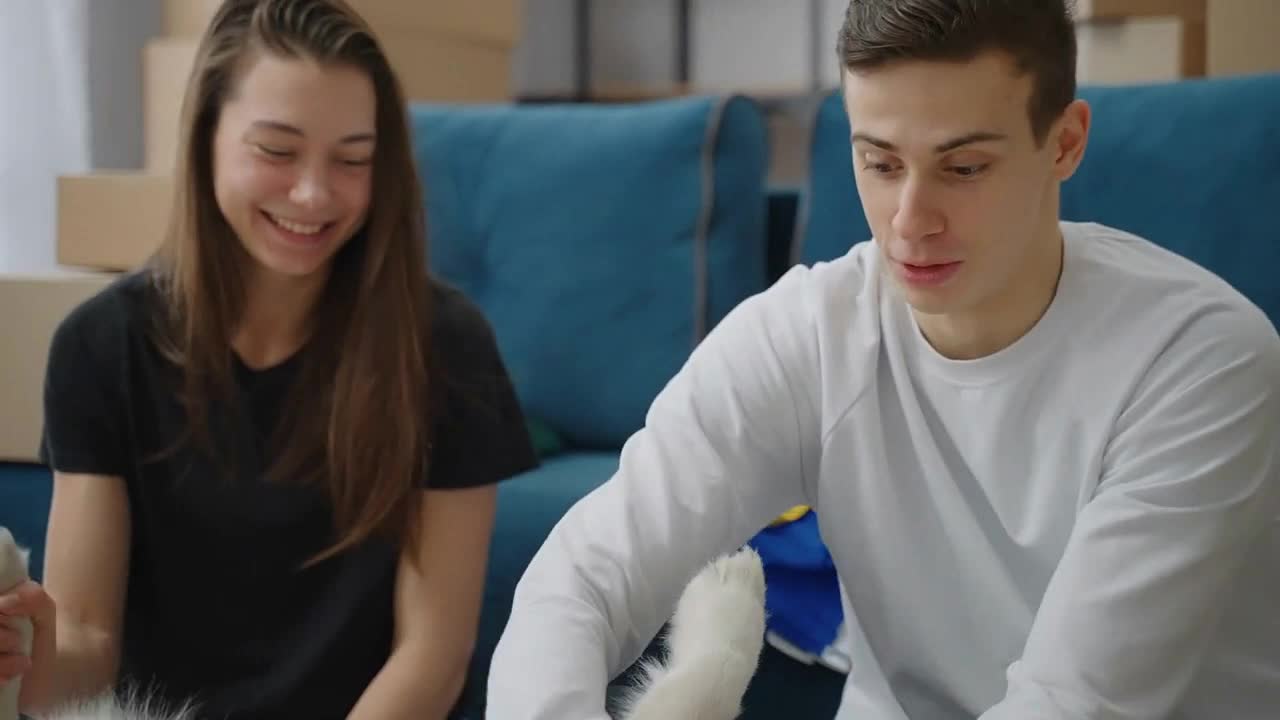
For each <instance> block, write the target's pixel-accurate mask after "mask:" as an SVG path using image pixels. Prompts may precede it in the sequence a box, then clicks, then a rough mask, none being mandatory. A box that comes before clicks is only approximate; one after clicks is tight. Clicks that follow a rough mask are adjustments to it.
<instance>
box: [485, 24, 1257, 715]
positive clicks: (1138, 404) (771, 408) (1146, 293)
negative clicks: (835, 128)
mask: <svg viewBox="0 0 1280 720" xmlns="http://www.w3.org/2000/svg"><path fill="white" fill-rule="evenodd" d="M839 54H840V57H841V62H842V64H843V68H844V72H843V91H844V98H845V105H846V110H847V114H848V116H849V118H850V125H851V130H852V133H853V134H852V137H853V158H852V160H853V172H854V173H855V176H856V182H857V187H858V191H859V194H860V196H861V199H862V203H863V208H864V210H865V212H866V216H867V218H868V220H869V223H870V226H871V228H872V231H873V234H874V241H872V242H868V243H862V244H860V245H858V246H856V247H855V248H854V249H853V250H852V251H851V252H849V253H848V254H847V255H846V256H844V257H842V258H840V259H838V260H836V261H834V262H831V263H825V264H820V265H818V266H816V267H813V268H796V269H793V270H792V271H791V272H790V273H789V274H787V275H786V276H785V277H784V278H783V279H782V280H780V281H779V282H778V283H777V284H776V285H775V286H774V287H773V288H771V289H770V290H768V291H767V292H765V293H763V294H761V295H760V296H757V297H755V298H753V299H751V300H749V301H748V302H746V303H744V304H743V305H742V306H741V307H739V308H738V309H737V310H736V311H735V312H734V313H733V314H732V315H731V316H730V317H729V318H727V319H726V320H725V321H724V322H723V323H722V324H721V325H720V326H719V327H717V328H716V330H715V331H714V332H713V333H712V334H711V335H710V337H708V338H707V339H706V340H705V341H704V343H703V344H702V345H701V346H700V347H699V348H698V349H697V350H696V351H695V352H694V354H693V356H692V357H691V358H690V359H689V361H688V363H687V365H686V366H685V367H684V368H683V369H682V370H681V372H680V373H679V375H678V376H677V377H676V378H675V379H674V381H673V382H672V383H671V384H670V385H669V386H668V387H667V388H665V390H664V391H663V392H662V393H661V394H660V396H659V397H658V398H657V399H656V400H655V402H654V404H653V407H652V411H651V414H650V416H649V418H648V422H647V424H646V427H645V428H644V429H643V430H642V431H640V432H639V433H637V434H636V435H635V436H634V437H633V438H632V439H631V440H630V442H629V443H628V444H627V446H626V447H625V449H624V451H623V454H622V459H621V466H620V468H619V470H618V473H617V475H616V476H615V477H614V478H612V479H611V480H610V482H608V483H607V484H606V485H604V486H603V487H601V488H600V489H599V490H598V491H596V492H595V493H593V494H592V495H590V496H589V497H587V498H586V499H584V500H583V501H582V502H580V503H579V504H578V505H577V506H576V507H574V508H573V509H572V510H571V511H570V512H569V513H568V515H567V516H566V517H565V518H564V519H563V521H562V522H561V523H560V524H559V525H558V527H556V529H555V531H554V532H553V534H552V535H551V537H550V538H549V539H548V540H547V542H546V544H545V545H544V546H543V547H542V548H541V550H540V551H539V553H538V554H537V556H536V557H535V559H534V561H533V563H532V564H531V566H530V568H529V569H528V571H527V573H526V575H525V577H524V578H523V580H522V582H521V584H520V586H519V589H518V591H517V595H516V602H515V608H514V612H513V614H512V617H511V620H510V624H509V626H508V628H507V630H506V633H505V635H504V637H503V639H502V642H501V644H500V646H499V648H498V651H497V654H496V657H495V659H494V662H493V667H492V677H491V683H490V689H489V697H490V708H489V716H490V717H491V718H494V719H495V720H508V719H510V720H515V719H516V718H519V719H520V720H542V719H544V718H546V719H548V720H550V719H553V718H554V719H555V720H581V719H583V718H590V719H592V720H597V719H599V718H604V717H606V715H605V714H604V712H603V708H604V693H605V687H606V683H607V682H608V681H609V679H610V678H612V677H613V676H614V675H615V674H616V673H617V672H619V671H620V670H621V669H623V668H625V667H626V666H627V665H628V663H629V662H630V661H631V660H633V659H634V658H635V657H636V656H637V654H639V653H640V652H641V651H642V649H643V648H644V646H645V644H646V643H647V642H648V641H649V640H650V639H651V638H652V637H653V635H654V633H655V631H657V630H658V629H659V628H660V626H661V624H662V622H663V621H664V620H665V619H666V617H667V616H668V613H669V612H670V611H671V608H672V603H673V601H674V600H675V598H676V597H677V595H678V593H679V591H680V589H681V587H682V585H683V583H684V582H685V581H687V579H688V578H689V577H690V576H692V575H693V573H694V572H695V570H696V569H697V567H698V566H700V565H702V564H703V563H705V562H706V561H707V560H709V559H710V558H712V557H713V556H715V555H717V554H719V553H723V552H726V551H730V550H732V549H734V548H735V547H737V546H738V545H740V544H741V543H743V542H745V541H746V540H747V539H748V538H750V537H751V536H752V535H753V534H754V533H756V532H757V531H759V530H760V529H761V528H762V527H764V526H765V525H766V524H767V523H768V522H769V521H770V520H771V519H773V518H774V517H776V516H777V514H778V513H779V512H781V511H782V510H785V509H786V508H788V507H791V506H794V505H798V504H808V505H811V506H813V507H814V508H815V510H816V511H817V513H818V516H819V521H820V523H821V526H822V532H823V538H824V540H825V542H826V544H827V546H828V547H829V549H830V551H831V554H832V556H833V558H834V560H835V563H836V566H837V568H838V570H839V573H840V576H841V579H842V581H843V585H844V586H845V588H846V594H847V598H846V599H847V605H848V607H849V608H850V609H851V610H852V612H853V613H854V616H855V618H856V624H857V628H858V632H855V633H854V643H853V648H852V665H853V671H852V672H851V673H850V674H849V679H848V682H847V684H846V689H845V692H844V696H843V700H842V705H841V712H840V715H839V717H840V718H842V719H843V718H848V719H849V720H906V719H907V718H910V719H911V720H959V719H960V718H966V719H971V718H974V717H978V718H980V719H981V720H1104V719H1105V720H1112V719H1116V720H1119V719H1125V720H1129V719H1134V720H1137V719H1138V718H1141V719H1143V720H1154V719H1156V718H1180V719H1182V720H1210V719H1213V720H1217V719H1221V718H1231V719H1232V720H1264V718H1272V719H1274V718H1276V717H1277V716H1280V715H1278V713H1280V614H1278V613H1280V610H1277V606H1276V598H1277V597H1280V561H1277V558H1278V557H1280V554H1278V553H1280V523H1278V520H1277V518H1278V517H1280V450H1278V449H1277V438H1280V339H1278V338H1277V335H1276V331H1275V328H1274V327H1273V326H1272V325H1271V324H1270V322H1269V321H1268V320H1267V318H1266V317H1265V315H1264V314H1263V313H1262V312H1261V311H1260V310H1259V309H1258V308H1257V307H1255V306H1254V305H1252V304H1251V303H1249V302H1248V301H1246V300H1245V299H1244V298H1243V297H1242V296H1241V295H1240V294H1239V293H1237V292H1235V291H1234V290H1233V289H1231V288H1230V287H1228V286H1227V285H1226V283H1224V282H1223V281H1221V280H1220V279H1218V278H1216V277H1214V276H1212V275H1210V274H1209V273H1208V272H1207V271H1205V270H1203V269H1201V268H1199V267H1196V266H1194V265H1192V264H1191V263H1190V262H1187V261H1185V260H1183V259H1181V258H1179V257H1176V256H1174V255H1172V254H1171V253H1168V252H1165V251H1163V250H1161V249H1159V248H1158V247H1157V246H1155V245H1153V244H1151V243H1149V242H1147V241H1146V240H1144V239H1141V238H1137V237H1134V236H1132V235H1129V234H1126V233H1122V232H1119V231H1117V230H1113V229H1110V228H1106V227H1101V226H1097V225H1092V224H1075V223H1067V222H1062V221H1060V220H1059V214H1058V197H1059V186H1060V184H1061V183H1062V182H1063V181H1065V180H1067V179H1068V178H1069V177H1070V176H1071V175H1072V173H1073V172H1074V171H1075V169H1076V168H1077V166H1078V165H1079V163H1080V162H1081V159H1082V157H1083V154H1084V150H1085V145H1086V139H1087V136H1088V129H1089V122H1090V115H1089V108H1088V107H1087V106H1086V105H1085V104H1084V103H1083V102H1080V101H1078V100H1075V99H1074V97H1075V81H1074V68H1075V40H1074V35H1073V25H1072V23H1071V19H1070V14H1069V11H1068V9H1067V8H1066V7H1065V6H1064V2H1063V1H1062V0H1037V1H1036V2H1028V1H1027V0H854V2H852V3H851V4H850V6H849V9H848V13H847V15H846V19H845V22H844V27H843V29H842V31H841V35H840V43H839ZM1179 151H1180V149H1179V148H1170V149H1169V152H1179Z"/></svg>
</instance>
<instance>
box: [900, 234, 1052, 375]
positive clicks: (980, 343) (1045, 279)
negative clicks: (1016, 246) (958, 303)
mask: <svg viewBox="0 0 1280 720" xmlns="http://www.w3.org/2000/svg"><path fill="white" fill-rule="evenodd" d="M1046 235H1047V237H1046V240H1045V242H1043V243H1039V244H1038V246H1039V247H1041V248H1044V250H1042V251H1041V252H1038V253H1036V254H1034V255H1032V256H1031V257H1029V258H1028V266H1027V272H1024V273H1020V274H1019V275H1018V276H1017V278H1018V280H1019V282H1018V283H1017V284H1015V285H1013V286H1011V287H1010V288H1008V289H1007V290H1006V292H1004V293H1001V294H1000V295H997V296H995V297H992V298H989V299H988V300H987V301H986V302H985V303H983V304H982V305H980V306H978V307H975V308H972V309H970V310H968V311H966V312H963V313H955V314H947V315H926V314H924V313H920V312H915V316H916V322H917V323H918V324H919V326H920V330H921V331H922V332H923V333H924V336H925V338H926V339H927V340H928V341H929V344H930V345H932V346H933V347H934V349H935V350H937V351H938V353H939V354H940V355H942V356H944V357H947V358H950V359H952V360H974V359H977V358H982V357H986V356H988V355H994V354H995V353H997V352H1000V351H1001V350H1003V349H1005V348H1007V347H1009V346H1010V345H1012V344H1014V343H1015V342H1017V341H1018V339H1019V338H1021V337H1022V336H1023V335H1026V334H1027V333H1028V332H1030V331H1031V329H1032V328H1033V327H1035V325H1036V323H1038V322H1039V321H1040V318H1041V317H1043V316H1044V313H1045V311H1046V310H1048V309H1049V305H1050V304H1052V302H1053V298H1054V296H1055V295H1056V294H1057V291H1058V279H1059V277H1060V276H1061V274H1062V264H1063V259H1062V255H1063V238H1062V233H1061V230H1060V229H1059V228H1058V226H1057V224H1056V223H1055V224H1054V226H1053V227H1052V229H1050V230H1047V231H1046ZM913 312H914V311H913Z"/></svg>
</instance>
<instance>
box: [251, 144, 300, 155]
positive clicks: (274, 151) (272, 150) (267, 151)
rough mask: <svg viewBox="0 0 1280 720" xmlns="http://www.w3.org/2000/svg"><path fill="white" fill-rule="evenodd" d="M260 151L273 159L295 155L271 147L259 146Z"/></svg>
mask: <svg viewBox="0 0 1280 720" xmlns="http://www.w3.org/2000/svg"><path fill="white" fill-rule="evenodd" d="M258 149H259V150H261V151H262V153H263V154H264V155H269V156H271V157H273V158H286V157H289V156H290V155H292V154H293V153H291V152H289V151H288V150H283V149H280V148H274V147H271V146H269V145H259V146H258Z"/></svg>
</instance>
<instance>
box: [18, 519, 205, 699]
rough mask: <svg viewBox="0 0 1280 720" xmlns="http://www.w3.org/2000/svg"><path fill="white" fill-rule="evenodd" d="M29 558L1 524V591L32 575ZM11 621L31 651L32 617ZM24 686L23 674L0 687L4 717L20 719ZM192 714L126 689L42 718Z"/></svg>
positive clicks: (25, 648) (20, 582) (104, 694)
mask: <svg viewBox="0 0 1280 720" xmlns="http://www.w3.org/2000/svg"><path fill="white" fill-rule="evenodd" d="M28 558H29V554H28V553H27V552H26V551H25V550H23V549H22V548H20V547H18V544H17V542H16V541H15V540H14V538H13V534H12V533H10V532H9V530H8V529H7V528H4V527H0V594H4V593H7V592H8V591H10V590H11V589H13V588H15V587H17V586H18V585H20V584H22V583H24V582H26V581H27V578H28V577H30V576H29V569H28V567H27V562H28ZM10 625H12V626H15V627H16V628H17V630H18V631H19V632H20V633H21V634H22V637H23V644H24V650H25V651H26V652H28V653H30V652H31V621H30V620H27V619H26V618H22V619H12V620H11V621H10ZM21 689H22V678H16V679H14V681H13V682H10V683H8V684H7V685H4V686H3V687H0V720H17V718H18V717H19V716H18V694H19V693H20V692H21ZM192 717H193V716H192V714H191V711H190V709H189V708H182V709H180V710H179V711H178V712H177V713H164V712H162V711H160V710H159V709H158V708H156V707H155V706H154V703H152V702H151V701H150V700H148V698H147V697H146V695H145V694H143V693H122V697H117V696H116V694H115V693H111V692H107V693H103V695H102V696H101V697H99V698H95V699H93V700H88V701H85V702H80V703H73V704H69V705H67V706H66V707H64V708H61V709H59V710H56V711H54V712H52V713H46V714H42V715H41V716H40V720H190V719H191V718H192Z"/></svg>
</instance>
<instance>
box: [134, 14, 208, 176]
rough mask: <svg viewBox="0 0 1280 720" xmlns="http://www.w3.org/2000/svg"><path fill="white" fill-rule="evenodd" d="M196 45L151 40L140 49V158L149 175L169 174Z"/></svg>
mask: <svg viewBox="0 0 1280 720" xmlns="http://www.w3.org/2000/svg"><path fill="white" fill-rule="evenodd" d="M197 42H198V41H196V40H192V39H189V38H155V39H152V40H150V41H148V42H147V44H146V45H145V46H144V47H143V49H142V132H143V143H142V155H143V167H145V168H146V169H147V170H148V171H150V172H158V173H171V172H173V168H174V164H175V162H176V160H177V148H178V128H179V124H180V122H181V120H182V99H183V96H184V95H185V94H186V92H187V85H188V84H189V83H190V76H191V68H192V66H193V65H194V64H195V58H196V45H197Z"/></svg>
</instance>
